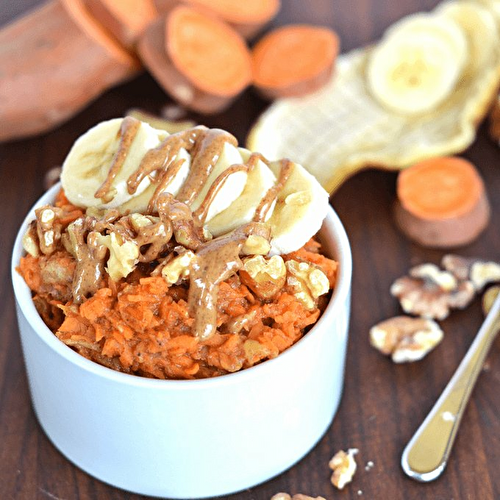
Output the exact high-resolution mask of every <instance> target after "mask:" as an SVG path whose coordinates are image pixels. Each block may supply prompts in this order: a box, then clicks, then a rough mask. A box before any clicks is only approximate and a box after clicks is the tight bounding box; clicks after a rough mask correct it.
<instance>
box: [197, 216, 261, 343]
mask: <svg viewBox="0 0 500 500" xmlns="http://www.w3.org/2000/svg"><path fill="white" fill-rule="evenodd" d="M251 234H260V235H261V236H264V237H267V238H269V237H270V230H269V227H267V226H264V225H263V224H260V223H255V222H251V223H249V224H246V225H244V226H242V227H240V228H238V229H237V230H236V231H234V232H233V233H230V234H229V235H225V236H220V237H219V238H216V239H214V240H211V241H208V242H206V243H204V244H203V245H201V247H200V248H199V249H198V251H197V252H196V260H195V262H194V263H193V265H192V267H191V280H190V284H189V295H188V307H189V312H190V314H191V315H192V316H193V317H194V325H193V335H194V336H195V337H197V338H199V339H200V340H206V339H208V338H210V337H211V336H212V335H213V334H214V333H215V331H216V329H217V298H218V295H219V286H220V284H221V283H222V282H223V281H224V280H226V279H228V278H229V277H231V276H232V275H233V274H235V273H236V272H237V271H238V270H239V269H241V267H242V262H241V260H240V252H241V248H242V246H243V244H244V243H245V241H246V239H247V238H248V236H250V235H251Z"/></svg>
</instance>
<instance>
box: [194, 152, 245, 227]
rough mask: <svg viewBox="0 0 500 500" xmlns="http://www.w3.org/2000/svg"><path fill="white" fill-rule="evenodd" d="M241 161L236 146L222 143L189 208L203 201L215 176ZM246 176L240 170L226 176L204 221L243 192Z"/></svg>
mask: <svg viewBox="0 0 500 500" xmlns="http://www.w3.org/2000/svg"><path fill="white" fill-rule="evenodd" d="M242 163H243V158H242V156H241V154H240V152H239V151H238V148H236V147H234V146H233V145H232V144H229V143H228V142H226V143H225V144H224V149H223V150H222V153H221V155H220V157H219V159H218V161H217V163H216V164H215V167H214V168H213V170H212V172H211V173H210V175H209V177H208V179H207V182H206V183H205V185H204V186H203V189H202V190H201V191H200V193H199V195H198V196H197V197H196V198H195V200H194V201H193V203H192V204H191V209H192V210H193V212H194V211H195V210H196V209H198V208H199V207H200V205H201V204H202V203H203V201H204V200H205V198H206V196H207V194H208V191H209V190H210V188H211V186H212V184H213V183H214V181H215V180H216V179H217V177H218V176H219V175H220V174H222V173H223V172H224V171H225V170H227V169H228V168H229V167H231V166H232V165H241V164H242ZM247 177H248V174H247V173H246V172H242V171H239V172H235V173H233V174H231V175H229V176H228V177H227V179H226V180H225V182H224V183H223V184H222V186H221V187H220V188H219V190H218V192H217V194H216V195H215V197H214V199H213V201H212V203H210V207H209V209H208V213H207V217H206V218H205V222H208V221H210V220H211V219H213V218H214V217H215V216H216V215H217V214H219V213H220V212H222V211H223V210H225V209H226V208H227V207H229V205H231V203H233V201H234V200H236V198H238V196H240V194H241V193H242V192H243V189H244V188H245V184H246V182H247Z"/></svg>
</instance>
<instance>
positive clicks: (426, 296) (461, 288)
mask: <svg viewBox="0 0 500 500" xmlns="http://www.w3.org/2000/svg"><path fill="white" fill-rule="evenodd" d="M409 274H410V275H409V276H403V277H402V278H398V279H397V280H396V281H395V282H394V283H393V284H392V286H391V294H392V295H393V296H394V297H397V298H398V299H399V302H400V304H401V307H402V308H403V310H404V311H405V312H406V313H409V314H414V315H416V316H421V317H423V318H429V319H440V320H441V319H445V318H446V317H447V316H448V314H449V313H450V309H464V308H465V307H467V306H468V305H469V304H470V303H471V301H472V299H473V298H474V296H475V293H476V289H475V287H474V285H473V284H472V282H471V281H469V280H460V279H457V278H456V277H455V276H454V275H453V274H452V273H451V272H449V271H441V270H440V269H439V267H437V266H435V265H434V264H423V265H420V266H416V267H413V268H412V269H410V272H409Z"/></svg>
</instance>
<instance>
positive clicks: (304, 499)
mask: <svg viewBox="0 0 500 500" xmlns="http://www.w3.org/2000/svg"><path fill="white" fill-rule="evenodd" d="M271 500H326V498H324V497H310V496H309V495H303V494H302V493H296V494H295V495H293V496H292V495H289V494H288V493H276V494H275V495H273V496H272V497H271Z"/></svg>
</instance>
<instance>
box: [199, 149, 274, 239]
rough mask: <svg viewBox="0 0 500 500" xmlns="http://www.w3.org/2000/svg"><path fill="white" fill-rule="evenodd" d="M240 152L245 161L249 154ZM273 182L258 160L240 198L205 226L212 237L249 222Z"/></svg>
mask: <svg viewBox="0 0 500 500" xmlns="http://www.w3.org/2000/svg"><path fill="white" fill-rule="evenodd" d="M240 152H241V154H242V157H243V160H244V161H247V160H248V157H249V156H250V152H249V151H248V150H243V149H242V148H240ZM275 182H276V177H275V175H274V174H273V172H272V171H271V170H270V169H269V167H268V166H267V165H266V164H265V163H263V162H262V161H260V160H259V161H258V162H257V164H256V165H255V166H254V168H253V169H252V170H251V171H250V172H249V173H248V178H247V181H246V184H245V188H244V189H243V191H242V193H241V194H240V196H239V197H238V198H236V200H234V201H233V203H231V205H229V207H228V208H226V209H225V210H224V211H222V212H221V213H219V214H218V215H216V216H215V217H214V218H213V219H211V220H210V221H209V222H208V224H207V229H208V230H209V231H210V233H211V234H213V235H214V236H219V235H221V234H225V233H229V232H230V231H232V230H233V229H236V228H237V227H240V226H242V225H243V224H246V223H248V222H250V221H251V220H252V218H253V217H254V215H255V210H256V209H257V207H258V206H259V204H260V201H261V200H262V198H263V197H264V196H265V194H266V193H267V191H268V190H269V189H271V188H272V187H273V185H274V183H275ZM271 214H272V210H270V211H269V212H268V216H267V217H268V218H269V217H270V216H271Z"/></svg>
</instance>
